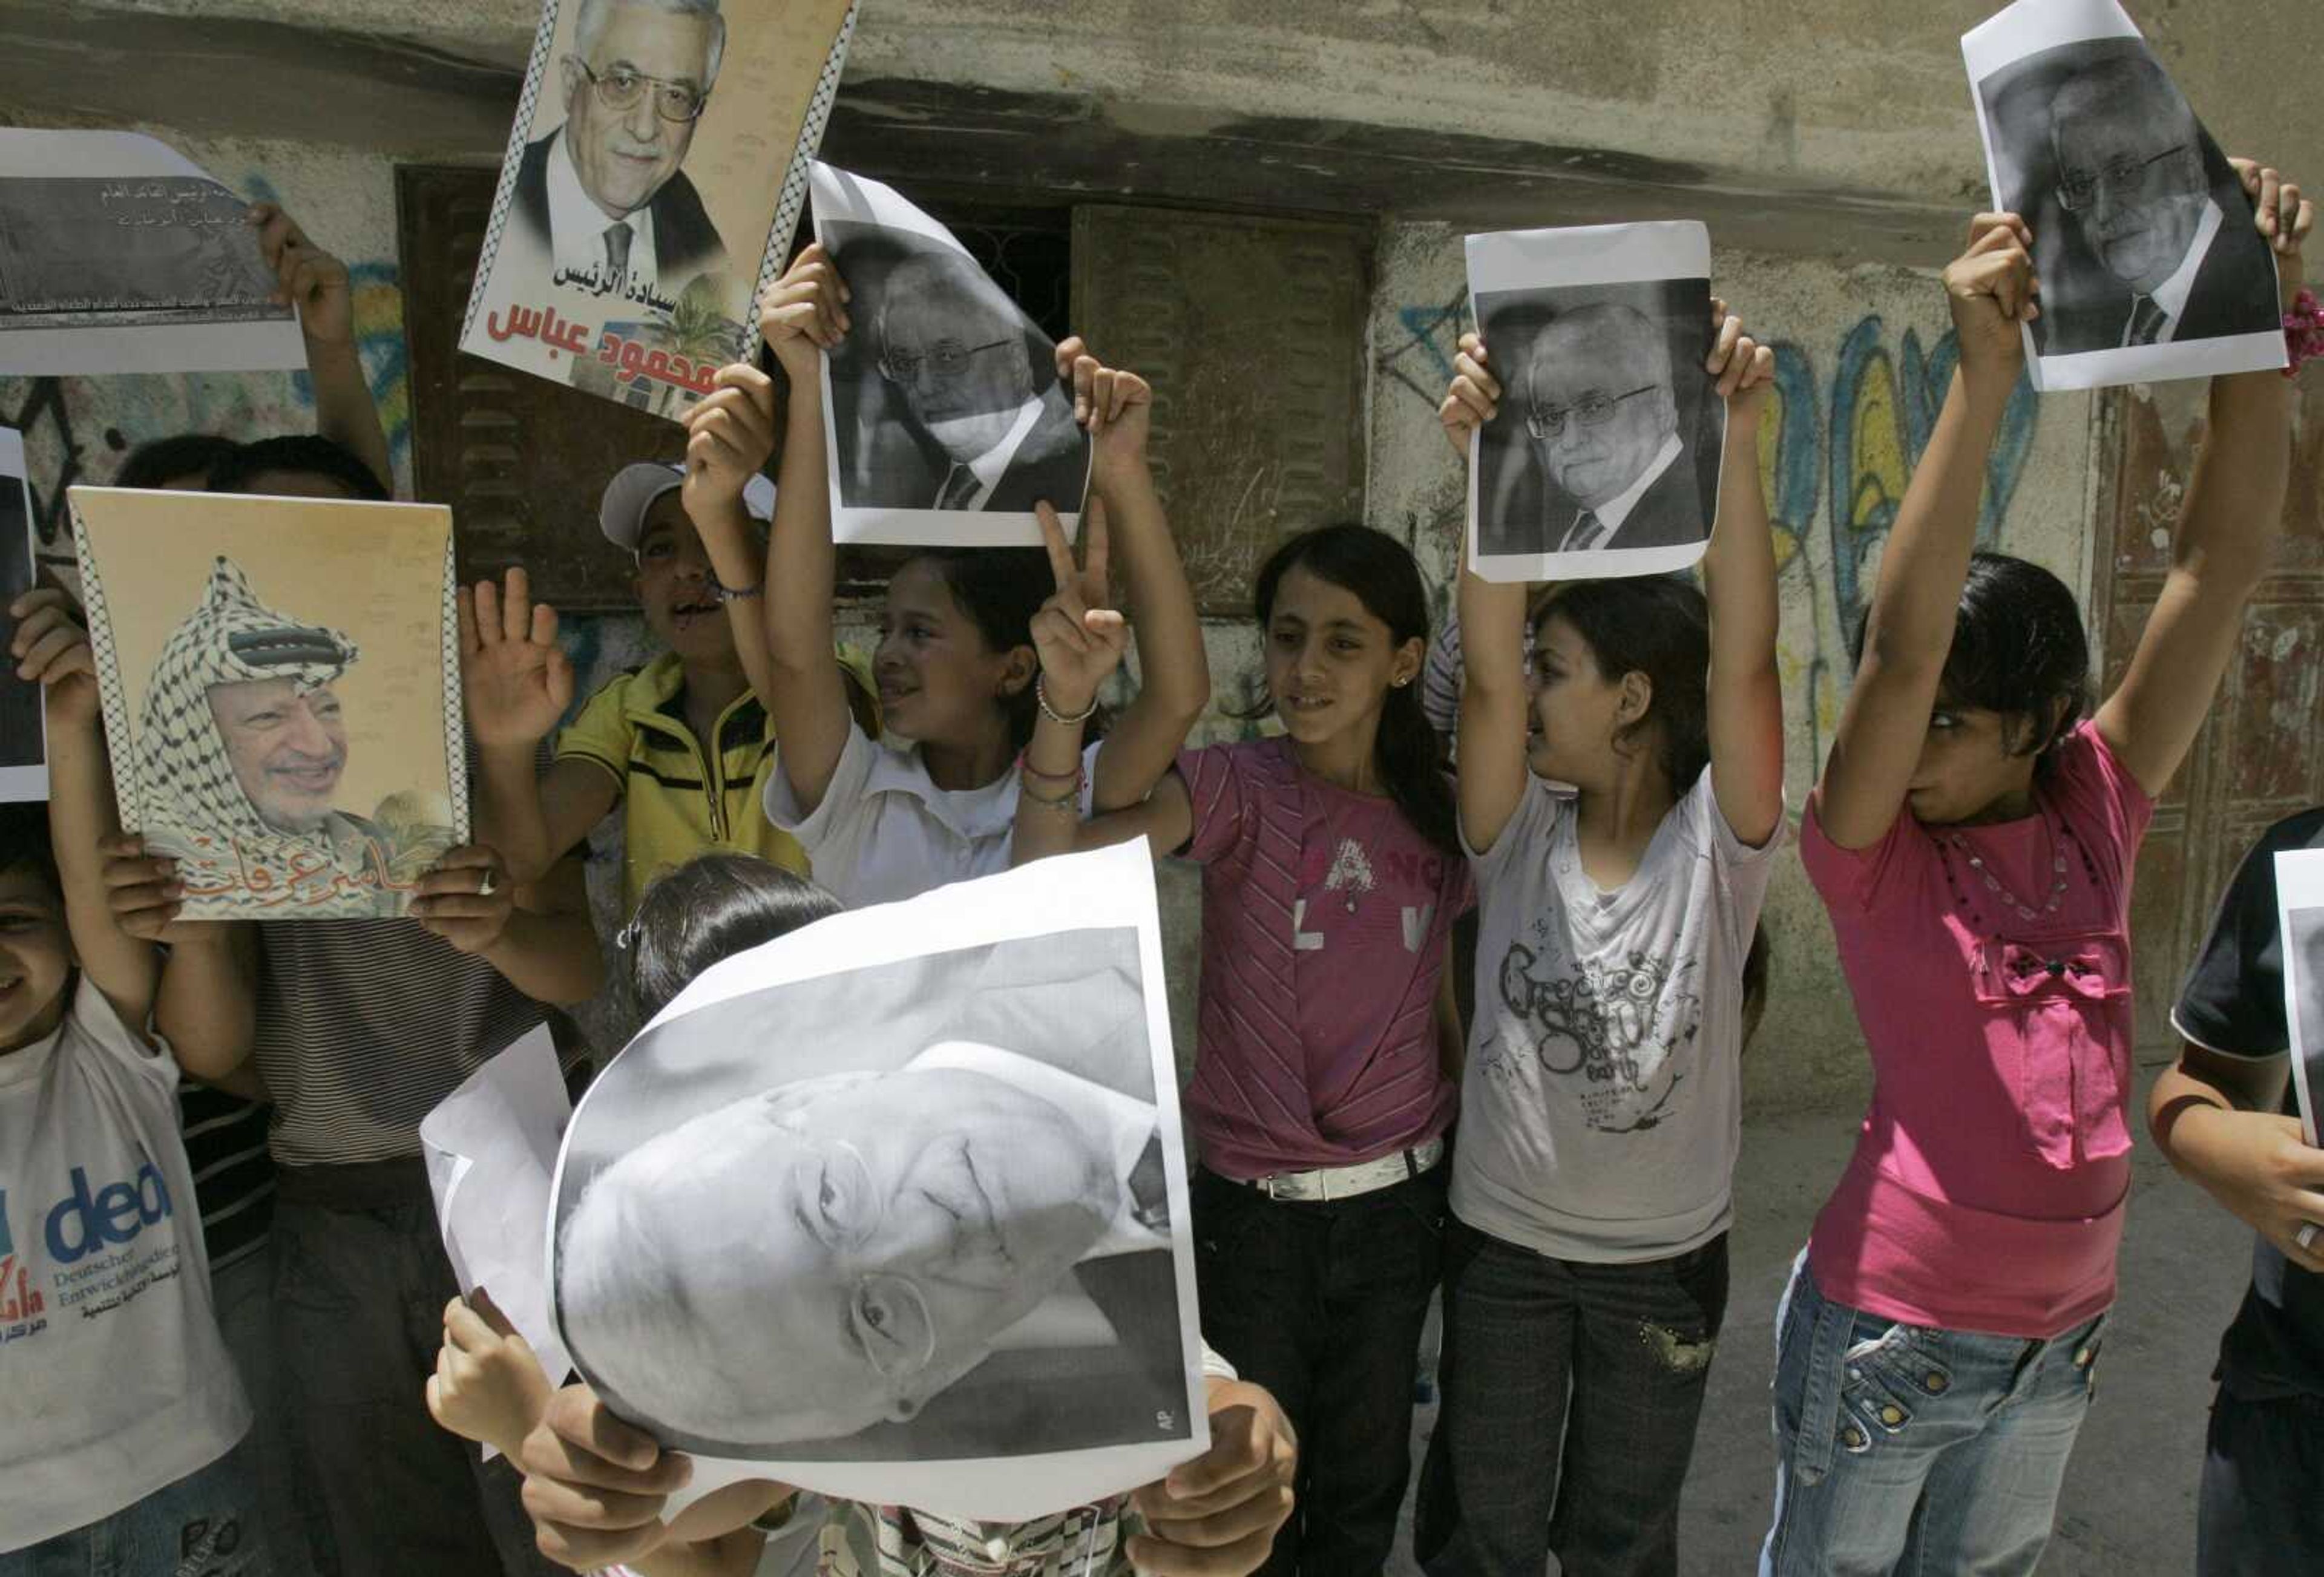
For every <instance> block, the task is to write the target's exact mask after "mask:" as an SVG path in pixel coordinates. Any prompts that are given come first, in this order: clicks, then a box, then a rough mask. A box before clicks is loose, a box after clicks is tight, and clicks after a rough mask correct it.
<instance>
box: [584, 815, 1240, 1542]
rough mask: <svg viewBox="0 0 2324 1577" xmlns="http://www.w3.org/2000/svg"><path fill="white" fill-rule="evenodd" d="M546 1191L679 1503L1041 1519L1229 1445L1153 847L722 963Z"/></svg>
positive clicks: (599, 1327)
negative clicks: (1206, 1364) (1213, 1409)
mask: <svg viewBox="0 0 2324 1577" xmlns="http://www.w3.org/2000/svg"><path fill="white" fill-rule="evenodd" d="M554 1196H555V1201H556V1203H555V1206H554V1208H555V1212H556V1215H555V1220H556V1223H557V1224H556V1226H555V1228H554V1230H553V1231H552V1234H551V1238H550V1246H549V1254H550V1268H549V1285H550V1288H551V1291H552V1296H553V1297H554V1298H555V1301H556V1308H557V1315H558V1330H559V1333H560V1335H561V1336H562V1337H563V1339H564V1342H565V1345H566V1349H567V1351H568V1352H570V1353H571V1355H572V1358H573V1362H574V1365H575V1367H576V1369H578V1370H579V1371H580V1372H581V1374H582V1376H583V1377H584V1378H585V1379H586V1380H587V1381H588V1382H589V1384H590V1385H591V1386H592V1388H595V1390H596V1392H597V1394H598V1395H599V1396H600V1397H602V1398H603V1399H604V1401H605V1403H606V1404H607V1405H608V1406H611V1407H612V1408H613V1411H614V1412H616V1413H617V1414H619V1415H620V1416H623V1417H625V1418H627V1419H629V1420H630V1421H631V1422H632V1423H634V1424H636V1425H639V1426H640V1427H641V1428H643V1429H645V1430H647V1431H648V1432H649V1433H650V1434H653V1435H654V1436H655V1438H657V1439H658V1440H659V1441H660V1442H661V1443H663V1444H664V1445H665V1446H666V1447H669V1448H671V1449H676V1450H680V1451H684V1452H687V1453H689V1454H690V1455H692V1456H693V1458H694V1459H695V1473H694V1478H693V1482H692V1485H691V1487H690V1488H689V1489H688V1490H687V1494H686V1496H685V1499H688V1500H690V1499H694V1498H698V1497H699V1496H700V1495H701V1494H703V1493H705V1492H707V1491H708V1490H710V1489H715V1488H718V1487H721V1486H723V1485H725V1484H730V1483H733V1482H736V1481H739V1480H747V1479H771V1480H777V1481H779V1482H782V1483H787V1484H793V1485H797V1486H798V1487H800V1488H802V1489H811V1490H815V1491H816V1492H818V1493H821V1494H824V1495H827V1496H830V1497H832V1498H834V1499H854V1500H867V1501H871V1502H874V1503H877V1504H881V1505H902V1506H909V1507H913V1508H918V1509H920V1510H924V1511H928V1512H932V1513H937V1514H941V1515H945V1516H948V1517H966V1518H973V1519H978V1520H986V1521H1022V1520H1026V1519H1028V1518H1031V1517H1038V1516H1042V1515H1046V1514H1047V1513H1051V1512H1055V1511H1059V1510H1063V1509H1065V1508H1071V1507H1074V1506H1078V1505H1082V1504H1085V1503H1087V1502H1090V1501H1093V1500H1096V1499H1102V1498H1103V1497H1106V1496H1109V1495H1113V1494H1118V1493H1121V1492H1124V1491H1127V1490H1130V1489H1135V1488H1137V1487H1139V1486H1140V1485H1143V1484H1146V1483H1149V1482H1151V1481H1153V1480H1157V1479H1158V1478H1160V1477H1162V1476H1163V1475H1164V1474H1166V1473H1167V1471H1169V1470H1170V1468H1171V1467H1172V1466H1174V1465H1176V1463H1178V1462H1184V1461H1186V1460H1187V1459H1189V1458H1192V1457H1194V1456H1196V1455H1199V1454H1200V1453H1201V1452H1203V1451H1204V1450H1206V1449H1207V1448H1208V1444H1209V1424H1208V1420H1207V1418H1206V1417H1205V1416H1204V1412H1205V1409H1204V1407H1203V1396H1204V1392H1203V1380H1202V1378H1201V1348H1200V1345H1199V1340H1198V1336H1197V1333H1196V1320H1195V1301H1194V1259H1193V1245H1192V1240H1191V1237H1190V1233H1189V1230H1188V1217H1187V1196H1186V1177H1185V1154H1184V1149H1183V1140H1182V1138H1181V1134H1180V1127H1179V1112H1178V1097H1177V1082H1176V1069H1175V1064H1174V1062H1173V1060H1172V1057H1171V1053H1170V1033H1169V1021H1168V1015H1167V1005H1166V1001H1165V991H1164V988H1163V975H1162V951H1161V934H1160V928H1159V925H1158V922H1157V910H1156V907H1155V898H1154V876H1153V869H1152V865H1151V863H1150V861H1149V856H1148V851H1147V849H1146V847H1145V845H1144V844H1142V843H1140V844H1132V845H1125V846H1123V847H1120V848H1115V849H1111V850H1106V851H1103V852H1102V853H1092V854H1085V855H1075V856H1068V857H1062V858H1057V859H1051V860H1045V861H1041V862H1038V863H1036V864H1033V865H1029V866H1027V867H1025V868H1023V869H1021V870H1017V871H1009V872H1007V873H1004V874H1002V875H999V876H993V877H990V878H987V879H984V880H982V881H966V882H961V883H958V884H956V885H954V886H950V887H945V888H940V889H938V890H935V891H933V892H930V893H927V894H925V895H923V896H922V897H919V898H916V899H910V900H908V901H907V902H904V903H899V904H890V905H885V906H881V907H879V908H869V909H862V910H855V911H852V912H848V913H844V914H840V915H836V916H834V917H832V918H828V919H825V920H822V921H818V922H817V923H816V924H814V925H811V926H808V927H805V928H804V929H801V930H799V931H796V932H794V933H792V934H790V935H788V936H783V937H781V938H779V939H778V940H776V941H774V942H772V943H770V944H768V945H764V946H761V947H759V948H756V949H753V950H752V951H751V952H748V953H745V954H740V955H739V956H736V957H733V958H731V959H728V960H726V961H725V962H724V963H721V964H716V965H715V966H714V967H712V968H711V969H710V970H708V971H707V972H705V973H704V974H702V975H701V976H700V977H699V978H698V979H696V981H695V982H694V983H693V984H692V985H691V986H689V987H688V988H687V991H685V992H684V993H683V994H682V995H680V996H679V997H678V999H677V1000H676V1001H673V1002H672V1003H671V1004H670V1005H669V1008H668V1009H666V1010H664V1011H663V1012H662V1013H661V1014H660V1015H659V1017H657V1018H656V1019H654V1021H653V1022H652V1023H651V1024H650V1025H649V1026H648V1027H647V1028H646V1029H645V1030H644V1031H643V1032H642V1033H641V1034H640V1036H639V1037H637V1039H635V1040H633V1041H632V1043H631V1044H630V1046H629V1047H628V1048H627V1049H626V1050H624V1051H623V1052H622V1054H621V1056H619V1057H617V1058H616V1059H615V1060H614V1061H613V1064H612V1065H610V1066H609V1067H608V1068H607V1069H606V1070H605V1072H604V1074H601V1075H600V1076H599V1078H598V1080H597V1082H596V1084H595V1085H593V1086H592V1087H591V1088H590V1090H589V1092H588V1093H587V1094H586V1095H585V1096H584V1097H583V1098H582V1101H581V1103H580V1106H579V1108H578V1110H577V1111H576V1113H575V1116H574V1120H573V1123H572V1126H571V1127H570V1129H568V1130H567V1133H566V1138H565V1145H564V1149H563V1152H562V1154H561V1156H560V1157H559V1159H558V1174H557V1181H556V1185H555V1188H554Z"/></svg>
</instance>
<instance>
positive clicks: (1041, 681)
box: [1033, 674, 1097, 728]
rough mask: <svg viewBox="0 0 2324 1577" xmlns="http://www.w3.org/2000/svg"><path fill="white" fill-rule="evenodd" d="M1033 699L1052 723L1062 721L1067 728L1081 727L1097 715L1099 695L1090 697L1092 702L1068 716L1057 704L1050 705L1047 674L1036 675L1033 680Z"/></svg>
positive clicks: (1042, 713)
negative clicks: (1058, 708) (1059, 709)
mask: <svg viewBox="0 0 2324 1577" xmlns="http://www.w3.org/2000/svg"><path fill="white" fill-rule="evenodd" d="M1033 699H1034V701H1035V702H1036V703H1037V705H1039V706H1040V708H1041V715H1042V716H1044V717H1046V718H1047V719H1048V720H1049V721H1050V722H1052V723H1062V724H1065V726H1066V727H1067V728H1079V727H1080V726H1081V725H1082V724H1084V723H1087V722H1088V721H1089V720H1090V719H1091V718H1093V717H1094V716H1096V715H1097V697H1096V696H1091V697H1090V704H1089V705H1086V706H1084V707H1083V708H1082V709H1081V711H1080V712H1079V713H1078V714H1076V715H1074V716H1071V717H1068V716H1066V715H1065V714H1064V713H1062V712H1060V711H1058V710H1057V709H1056V707H1055V706H1052V705H1049V676H1048V675H1047V674H1039V675H1037V676H1035V678H1034V680H1033Z"/></svg>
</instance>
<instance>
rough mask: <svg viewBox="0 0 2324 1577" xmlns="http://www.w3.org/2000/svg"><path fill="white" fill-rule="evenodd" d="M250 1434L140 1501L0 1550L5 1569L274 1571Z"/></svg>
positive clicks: (70, 1575) (263, 1575) (104, 1576)
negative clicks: (83, 1524)
mask: <svg viewBox="0 0 2324 1577" xmlns="http://www.w3.org/2000/svg"><path fill="white" fill-rule="evenodd" d="M277 1569H278V1568H277V1567H276V1566H275V1564H274V1563H273V1561H272V1558H271V1557H270V1556H269V1554H268V1553H267V1545H266V1524H265V1519H264V1518H263V1517H261V1516H260V1515H259V1489H258V1462H257V1451H256V1448H255V1447H254V1445H253V1444H252V1443H251V1440H250V1437H249V1436H248V1435H244V1437H243V1440H242V1443H241V1444H239V1445H237V1446H235V1448H234V1449H233V1450H232V1451H230V1452H226V1455H224V1456H222V1457H220V1458H218V1460H217V1461H216V1462H212V1463H211V1464H210V1465H209V1466H208V1467H206V1468H203V1469H201V1470H200V1471H197V1472H191V1473H188V1474H187V1475H186V1476H185V1477H184V1478H182V1479H180V1480H178V1481H177V1482H176V1483H174V1484H171V1486H170V1487H169V1488H167V1489H156V1490H155V1491H153V1493H152V1494H151V1495H148V1496H146V1497H145V1499H143V1500H140V1501H138V1502H137V1503H136V1504H135V1505H134V1506H124V1507H123V1508H121V1509H120V1510H118V1511H116V1512H115V1513H114V1514H113V1515H112V1516H110V1517H106V1518H104V1519H103V1520H102V1521H99V1522H92V1523H90V1524H89V1525H88V1526H87V1527H77V1528H75V1529H73V1530H72V1532H70V1533H60V1534H59V1535H57V1536H56V1537H54V1538H51V1539H42V1541H41V1542H40V1543H39V1544H37V1545H32V1547H31V1548H30V1549H23V1550H16V1551H14V1552H13V1553H11V1554H5V1555H0V1577H271V1574H272V1572H275V1571H276V1570H277Z"/></svg>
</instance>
